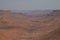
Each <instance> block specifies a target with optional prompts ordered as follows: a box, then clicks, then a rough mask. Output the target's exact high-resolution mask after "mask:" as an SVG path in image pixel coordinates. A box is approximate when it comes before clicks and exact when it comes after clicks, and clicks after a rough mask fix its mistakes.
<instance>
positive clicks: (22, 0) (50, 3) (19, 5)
mask: <svg viewBox="0 0 60 40" xmlns="http://www.w3.org/2000/svg"><path fill="white" fill-rule="evenodd" d="M0 9H10V10H11V9H12V10H39V9H40V10H41V9H60V0H0Z"/></svg>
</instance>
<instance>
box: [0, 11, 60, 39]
mask: <svg viewBox="0 0 60 40" xmlns="http://www.w3.org/2000/svg"><path fill="white" fill-rule="evenodd" d="M0 40H60V11H59V10H53V11H52V12H51V13H50V14H47V15H46V16H45V17H37V18H30V17H28V16H26V15H25V16H24V15H21V13H14V12H11V11H3V10H0Z"/></svg>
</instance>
